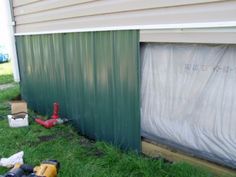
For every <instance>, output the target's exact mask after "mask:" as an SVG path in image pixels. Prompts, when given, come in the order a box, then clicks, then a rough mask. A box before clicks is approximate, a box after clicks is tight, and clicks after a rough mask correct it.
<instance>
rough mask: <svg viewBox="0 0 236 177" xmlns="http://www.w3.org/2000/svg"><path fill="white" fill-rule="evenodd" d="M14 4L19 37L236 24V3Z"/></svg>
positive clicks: (111, 0) (55, 0) (119, 0)
mask: <svg viewBox="0 0 236 177" xmlns="http://www.w3.org/2000/svg"><path fill="white" fill-rule="evenodd" d="M20 1H21V0H15V1H14V4H13V5H14V14H15V20H16V33H27V32H42V31H58V30H61V31H63V30H71V29H84V28H95V27H114V26H132V25H153V24H171V23H201V22H218V21H235V20H236V1H225V0H178V1H174V0H99V1H92V0H83V1H75V0H68V1H67V0H48V1H35V2H34V1H32V0H31V1H32V2H31V3H20Z"/></svg>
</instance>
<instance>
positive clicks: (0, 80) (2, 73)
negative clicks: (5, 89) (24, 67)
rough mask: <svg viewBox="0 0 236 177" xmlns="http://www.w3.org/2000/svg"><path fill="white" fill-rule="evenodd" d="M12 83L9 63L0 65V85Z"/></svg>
mask: <svg viewBox="0 0 236 177" xmlns="http://www.w3.org/2000/svg"><path fill="white" fill-rule="evenodd" d="M11 82H13V76H12V66H11V62H7V63H0V84H7V83H11Z"/></svg>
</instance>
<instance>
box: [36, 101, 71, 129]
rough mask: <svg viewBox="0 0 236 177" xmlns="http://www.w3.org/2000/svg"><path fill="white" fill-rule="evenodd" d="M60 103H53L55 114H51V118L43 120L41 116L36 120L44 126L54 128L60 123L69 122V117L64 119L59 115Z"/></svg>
mask: <svg viewBox="0 0 236 177" xmlns="http://www.w3.org/2000/svg"><path fill="white" fill-rule="evenodd" d="M58 112H59V104H58V103H54V104H53V115H52V116H51V119H48V120H42V119H40V118H36V119H35V121H36V122H37V123H38V124H40V125H42V126H44V127H45V128H52V127H54V126H56V125H58V124H63V123H66V122H68V119H62V118H60V117H59V114H58Z"/></svg>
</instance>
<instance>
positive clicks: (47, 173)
mask: <svg viewBox="0 0 236 177" xmlns="http://www.w3.org/2000/svg"><path fill="white" fill-rule="evenodd" d="M59 167H60V164H59V162H58V161H57V160H47V161H43V162H42V163H41V164H40V166H36V167H32V166H30V165H25V164H24V165H20V164H16V165H15V166H14V168H12V169H11V170H10V171H9V172H7V173H6V174H5V175H3V176H0V177H56V176H57V173H58V170H59Z"/></svg>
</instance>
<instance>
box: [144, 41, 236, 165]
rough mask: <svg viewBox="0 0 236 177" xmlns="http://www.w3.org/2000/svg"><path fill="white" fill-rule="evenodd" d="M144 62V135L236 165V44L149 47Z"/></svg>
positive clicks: (145, 49)
mask: <svg viewBox="0 0 236 177" xmlns="http://www.w3.org/2000/svg"><path fill="white" fill-rule="evenodd" d="M141 59H142V82H141V99H142V101H141V102H142V107H141V127H142V136H144V137H148V138H151V139H158V138H161V139H164V140H167V141H169V142H172V143H174V144H176V145H180V147H185V148H187V149H191V150H193V152H194V151H196V152H202V154H204V156H206V158H208V157H213V159H214V157H216V158H215V159H220V160H218V162H219V161H220V163H224V164H230V166H233V167H236V46H235V45H231V46H230V45H201V44H196V45H195V44H157V43H152V44H144V45H143V46H142V50H141ZM211 159H212V158H211Z"/></svg>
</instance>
